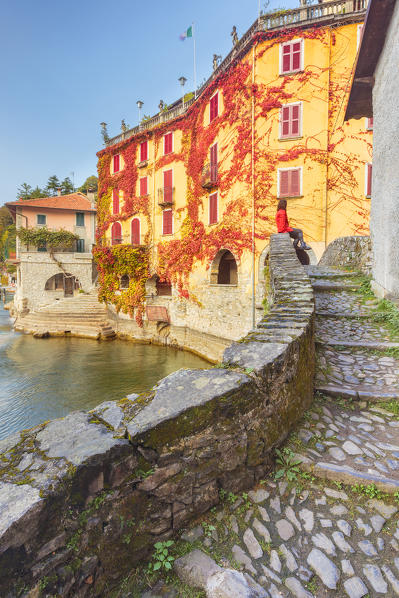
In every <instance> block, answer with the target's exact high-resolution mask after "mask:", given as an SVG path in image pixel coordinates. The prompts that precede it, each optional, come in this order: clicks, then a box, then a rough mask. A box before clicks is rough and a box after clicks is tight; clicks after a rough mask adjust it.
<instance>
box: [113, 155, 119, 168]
mask: <svg viewBox="0 0 399 598" xmlns="http://www.w3.org/2000/svg"><path fill="white" fill-rule="evenodd" d="M113 166H114V172H119V170H120V155H119V154H116V156H114V158H113Z"/></svg>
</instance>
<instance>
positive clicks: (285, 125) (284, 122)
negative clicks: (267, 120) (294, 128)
mask: <svg viewBox="0 0 399 598" xmlns="http://www.w3.org/2000/svg"><path fill="white" fill-rule="evenodd" d="M290 112H291V111H290V106H283V107H282V108H281V137H288V136H289V134H290Z"/></svg>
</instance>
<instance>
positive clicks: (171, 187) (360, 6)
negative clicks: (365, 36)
mask: <svg viewBox="0 0 399 598" xmlns="http://www.w3.org/2000/svg"><path fill="white" fill-rule="evenodd" d="M365 8H366V0H347V1H346V0H334V1H333V2H324V3H321V4H318V5H314V6H305V7H301V8H298V9H294V10H287V11H280V12H279V13H271V14H268V15H263V16H262V17H261V18H260V19H259V20H258V21H257V22H256V23H255V24H254V25H253V26H252V27H251V28H250V30H249V31H248V32H247V33H246V34H245V35H244V36H243V38H242V39H241V40H240V41H239V42H238V43H237V44H236V45H235V46H234V48H233V50H232V51H231V53H230V54H229V55H228V56H227V57H226V59H225V60H224V61H223V62H222V63H221V65H220V66H219V67H218V68H217V70H216V71H215V72H214V73H213V75H212V76H211V77H210V79H209V80H208V81H207V82H206V84H205V85H204V86H203V87H202V88H201V89H200V90H199V91H198V93H197V97H196V98H192V99H190V100H189V101H187V102H186V103H183V100H180V101H179V102H177V103H176V104H175V105H173V106H172V108H170V109H169V110H167V111H165V112H161V113H160V114H158V115H156V116H155V117H153V118H152V119H150V120H149V121H147V122H146V123H143V124H142V125H140V126H139V127H136V128H135V129H132V130H130V131H127V132H124V133H122V134H121V135H119V136H118V137H116V138H113V139H111V140H110V141H109V142H108V143H107V146H106V148H105V149H103V150H101V151H100V152H99V153H98V156H99V179H100V181H99V204H98V242H99V246H98V248H97V250H96V254H97V261H98V264H99V270H100V297H101V298H102V299H104V300H106V301H108V302H109V303H110V304H113V305H115V306H116V309H117V311H119V310H120V311H119V316H115V318H116V320H117V321H118V322H119V323H118V326H119V327H120V328H119V329H120V331H121V332H126V333H127V334H130V335H133V336H139V337H143V338H144V337H146V338H147V337H151V338H153V339H154V340H161V339H160V338H159V337H160V330H161V329H162V330H163V331H165V330H167V333H166V336H167V337H168V338H169V340H171V339H172V340H173V341H174V342H176V343H177V344H180V345H185V346H189V347H191V348H193V349H196V350H198V351H199V352H202V353H205V352H206V351H204V350H203V346H202V344H201V343H202V340H203V339H204V338H205V336H206V335H209V338H207V341H206V342H208V343H211V341H213V340H215V339H214V337H219V338H222V339H225V340H226V341H228V340H231V339H236V338H239V337H240V336H241V335H242V334H243V333H244V332H246V331H247V330H248V329H249V328H250V327H251V325H253V322H254V321H256V320H257V319H258V317H259V315H260V314H261V299H262V286H263V277H264V274H263V270H264V266H265V256H266V255H267V247H268V239H269V236H270V234H271V233H274V232H276V225H275V212H276V205H277V202H278V199H279V198H286V199H287V201H288V208H287V211H288V216H289V219H290V225H291V226H294V227H298V228H302V229H303V230H304V234H305V239H306V240H307V242H308V244H309V245H311V247H312V251H311V252H310V256H311V259H312V260H313V261H315V260H317V258H319V257H320V256H321V254H322V252H323V250H324V248H325V246H326V245H327V244H328V243H330V242H331V241H332V240H333V239H335V238H336V237H339V236H345V235H353V234H367V232H368V215H369V197H370V192H371V182H370V181H371V148H372V132H371V128H372V122H371V121H366V119H364V120H363V121H349V122H346V123H344V122H343V119H344V112H345V105H346V98H347V94H348V90H349V86H350V78H351V73H352V68H353V64H354V61H355V57H356V52H357V47H358V44H359V41H360V35H361V27H362V22H363V19H364V15H365ZM259 282H260V284H259V285H258V283H259ZM144 305H145V306H146V311H145V312H144ZM251 306H252V307H251ZM123 312H127V314H128V315H125V316H123V315H122V314H123ZM145 314H146V315H145ZM143 315H144V327H143V328H141V329H140V328H139V327H137V326H136V325H134V324H133V320H132V318H133V317H135V319H136V321H137V322H138V323H139V325H141V324H142V316H143ZM162 321H163V324H162V326H161V325H160V322H162ZM150 322H153V323H152V324H151V323H150ZM197 332H198V335H199V336H198V335H197ZM193 335H194V337H195V338H194V337H193ZM197 336H198V338H197ZM200 337H201V338H200ZM219 349H220V347H219ZM219 349H218V350H219ZM216 354H220V350H219V353H218V351H215V355H216Z"/></svg>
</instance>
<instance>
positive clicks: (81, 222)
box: [76, 212, 85, 226]
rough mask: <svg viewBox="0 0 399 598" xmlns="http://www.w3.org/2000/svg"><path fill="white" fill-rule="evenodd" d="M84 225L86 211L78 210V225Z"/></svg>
mask: <svg viewBox="0 0 399 598" xmlns="http://www.w3.org/2000/svg"><path fill="white" fill-rule="evenodd" d="M84 225H85V215H84V212H76V226H84Z"/></svg>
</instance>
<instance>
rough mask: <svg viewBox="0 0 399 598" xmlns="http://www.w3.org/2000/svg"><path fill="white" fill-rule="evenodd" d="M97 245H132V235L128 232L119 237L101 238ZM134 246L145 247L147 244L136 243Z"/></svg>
mask: <svg viewBox="0 0 399 598" xmlns="http://www.w3.org/2000/svg"><path fill="white" fill-rule="evenodd" d="M97 245H98V246H99V247H112V246H113V245H132V237H131V235H130V234H129V233H128V234H125V235H121V236H119V237H112V238H107V239H101V240H99V241H98V242H97ZM134 247H145V245H142V244H140V245H134Z"/></svg>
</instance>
